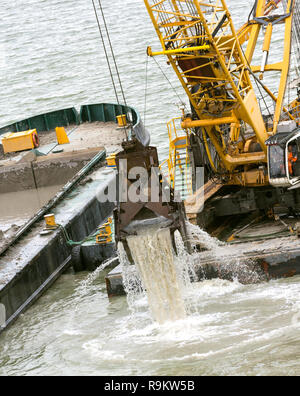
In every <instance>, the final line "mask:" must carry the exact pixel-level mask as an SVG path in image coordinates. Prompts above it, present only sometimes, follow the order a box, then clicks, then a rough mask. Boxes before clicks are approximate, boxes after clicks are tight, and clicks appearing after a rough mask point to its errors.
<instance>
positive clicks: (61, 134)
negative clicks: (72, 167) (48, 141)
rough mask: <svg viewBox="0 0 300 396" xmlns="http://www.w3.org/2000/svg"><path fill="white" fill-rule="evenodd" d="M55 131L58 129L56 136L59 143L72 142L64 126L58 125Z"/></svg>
mask: <svg viewBox="0 0 300 396" xmlns="http://www.w3.org/2000/svg"><path fill="white" fill-rule="evenodd" d="M55 131H56V138H57V143H58V144H68V143H70V140H69V138H68V135H67V132H66V130H65V128H64V127H57V128H56V130H55Z"/></svg>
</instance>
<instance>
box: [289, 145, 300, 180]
mask: <svg viewBox="0 0 300 396" xmlns="http://www.w3.org/2000/svg"><path fill="white" fill-rule="evenodd" d="M299 145H300V141H299V139H298V140H297V141H292V142H289V143H288V145H287V160H288V172H289V177H290V178H294V177H299V176H300V155H299V153H300V151H299Z"/></svg>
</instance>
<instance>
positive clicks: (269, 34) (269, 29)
mask: <svg viewBox="0 0 300 396" xmlns="http://www.w3.org/2000/svg"><path fill="white" fill-rule="evenodd" d="M272 33H273V24H272V23H271V22H270V23H269V24H268V26H267V30H266V34H265V40H264V45H263V51H267V52H269V51H270V45H271V39H272Z"/></svg>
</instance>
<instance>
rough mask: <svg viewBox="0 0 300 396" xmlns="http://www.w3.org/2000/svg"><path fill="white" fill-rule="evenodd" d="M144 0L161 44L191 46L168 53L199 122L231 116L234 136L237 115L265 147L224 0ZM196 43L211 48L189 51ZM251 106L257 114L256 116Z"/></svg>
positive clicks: (264, 133)
mask: <svg viewBox="0 0 300 396" xmlns="http://www.w3.org/2000/svg"><path fill="white" fill-rule="evenodd" d="M144 1H145V4H146V7H147V9H148V12H149V14H150V17H151V20H152V22H153V23H154V26H155V29H156V31H157V33H158V36H159V38H160V41H161V43H162V46H163V50H164V51H166V50H169V49H170V47H172V50H181V49H182V48H190V53H188V54H180V53H174V54H167V57H168V60H169V62H170V64H171V65H172V67H173V69H174V70H175V73H176V74H177V76H178V78H179V80H180V81H181V83H182V85H183V88H184V89H185V91H186V93H187V95H188V97H189V99H190V102H191V104H192V105H193V108H194V109H195V112H196V113H197V116H198V118H199V122H200V123H201V121H202V122H203V124H204V125H207V123H208V124H210V123H211V125H222V124H219V123H218V122H217V121H216V119H220V118H224V120H229V123H231V121H233V120H235V121H234V123H235V125H234V126H233V127H232V129H234V128H235V134H234V139H235V140H238V138H239V132H240V128H236V125H237V122H236V120H238V122H239V120H242V121H244V122H245V123H247V124H249V125H250V126H251V127H252V128H253V130H254V132H255V134H256V136H257V138H258V140H259V142H260V143H261V146H262V148H263V150H264V151H265V152H266V147H265V145H264V143H265V141H266V140H267V139H268V134H267V131H266V128H265V125H264V121H263V118H262V115H261V113H260V108H259V105H258V102H257V100H255V99H254V97H255V94H254V96H253V95H249V93H250V92H252V91H253V87H252V83H251V80H250V77H249V72H248V65H247V62H246V60H245V58H244V55H243V52H242V49H241V46H240V42H239V38H238V36H237V34H236V32H235V29H234V26H233V22H232V19H231V16H230V13H229V11H228V9H227V6H226V4H225V1H223V0H215V1H211V2H210V4H209V5H208V4H206V3H202V2H199V1H197V0H180V1H179V0H173V1H172V2H169V1H166V0H163V1H160V2H159V3H157V2H156V1H153V0H152V1H150V0H144ZM220 21H221V22H220ZM182 22H184V23H182ZM172 23H173V27H172V25H171V24H172ZM166 24H167V25H166ZM165 26H168V27H165ZM195 43H198V44H202V45H203V44H207V43H209V45H210V49H209V50H206V51H202V52H201V51H200V53H199V51H196V50H195V51H192V49H193V48H196V47H197V46H198V45H197V44H195ZM253 92H254V91H253ZM249 99H250V100H251V103H250V104H251V108H249ZM251 112H254V113H255V114H256V117H255V118H254V117H252V113H251ZM220 115H221V117H220ZM207 119H211V121H207ZM225 125H226V124H225ZM211 133H212V134H213V133H215V131H211ZM232 136H233V135H232ZM216 140H217V139H216ZM216 150H217V152H218V154H219V156H220V157H222V156H223V147H221V146H220V145H217V146H216ZM229 151H230V150H229ZM224 165H225V168H227V170H228V171H231V170H232V167H231V166H229V165H228V164H227V163H225V164H224Z"/></svg>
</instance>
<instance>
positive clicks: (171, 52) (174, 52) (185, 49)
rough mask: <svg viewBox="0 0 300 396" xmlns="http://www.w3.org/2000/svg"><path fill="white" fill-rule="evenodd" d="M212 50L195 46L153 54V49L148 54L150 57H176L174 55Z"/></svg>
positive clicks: (149, 48) (207, 47) (149, 49)
mask: <svg viewBox="0 0 300 396" xmlns="http://www.w3.org/2000/svg"><path fill="white" fill-rule="evenodd" d="M209 49H210V46H209V45H200V46H195V47H191V48H177V49H175V50H165V51H160V52H153V51H152V48H151V47H148V48H147V54H148V55H149V56H151V57H152V56H158V55H174V54H186V53H189V52H195V51H207V50H209Z"/></svg>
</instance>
